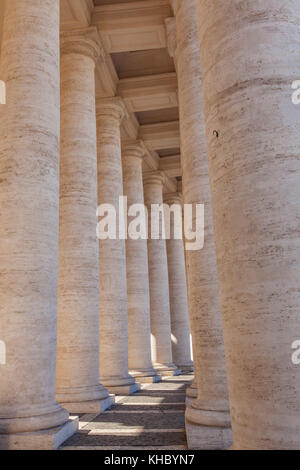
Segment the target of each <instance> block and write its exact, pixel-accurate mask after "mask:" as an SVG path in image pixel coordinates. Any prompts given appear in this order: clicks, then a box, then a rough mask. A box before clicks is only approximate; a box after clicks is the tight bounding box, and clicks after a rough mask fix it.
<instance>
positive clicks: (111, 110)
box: [96, 96, 128, 123]
mask: <svg viewBox="0 0 300 470" xmlns="http://www.w3.org/2000/svg"><path fill="white" fill-rule="evenodd" d="M96 115H97V117H100V116H107V117H113V118H115V119H118V120H119V122H120V123H121V121H122V120H123V119H125V118H128V111H127V108H126V106H125V103H124V101H123V99H122V98H120V97H119V96H113V97H112V98H97V99H96Z"/></svg>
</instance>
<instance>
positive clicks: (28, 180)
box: [0, 0, 77, 450]
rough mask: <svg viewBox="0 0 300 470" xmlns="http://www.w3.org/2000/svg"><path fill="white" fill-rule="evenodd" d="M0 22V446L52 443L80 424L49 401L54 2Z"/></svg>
mask: <svg viewBox="0 0 300 470" xmlns="http://www.w3.org/2000/svg"><path fill="white" fill-rule="evenodd" d="M3 27H4V31H3V38H2V51H1V64H0V70H1V79H2V80H3V81H4V82H5V83H6V104H5V105H0V172H1V180H0V204H1V211H0V259H1V262H0V305H1V315H0V340H1V342H3V343H4V344H5V349H6V356H5V363H4V364H2V361H1V365H0V376H1V379H0V410H1V411H0V449H8V450H13V449H41V448H44V449H53V448H56V447H57V446H58V445H60V444H61V443H62V442H63V441H64V440H65V439H66V438H68V437H69V436H70V435H72V434H73V433H74V432H75V431H76V428H77V421H76V420H74V421H68V416H69V415H68V412H67V411H66V410H65V409H63V408H62V407H61V406H60V405H59V404H58V403H57V402H56V401H55V367H56V323H57V253H58V206H59V177H58V174H59V171H58V170H59V128H58V124H57V123H58V122H59V1H58V0H54V1H49V0H48V1H47V0H46V1H44V2H36V1H34V0H28V1H26V2H23V1H21V0H10V1H8V2H6V5H5V11H4V25H3ZM41 45H43V46H42V47H41ZM28 433H29V434H28ZM45 434H46V435H47V436H48V438H47V440H46V442H45V441H44V442H43V436H44V435H45Z"/></svg>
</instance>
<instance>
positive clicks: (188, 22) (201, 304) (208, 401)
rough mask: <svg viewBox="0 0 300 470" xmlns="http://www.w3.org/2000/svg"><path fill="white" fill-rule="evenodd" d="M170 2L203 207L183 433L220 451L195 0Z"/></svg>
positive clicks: (191, 193) (217, 344)
mask: <svg viewBox="0 0 300 470" xmlns="http://www.w3.org/2000/svg"><path fill="white" fill-rule="evenodd" d="M175 3H176V5H175V13H176V31H177V51H176V58H177V73H178V81H179V86H178V88H179V107H180V134H181V163H182V172H183V200H184V203H185V204H192V205H193V210H194V214H195V211H196V204H204V212H205V227H204V230H205V234H204V235H205V239H204V247H203V249H200V250H199V249H197V250H188V251H187V253H186V256H187V269H188V281H189V289H188V292H189V311H190V320H191V330H192V334H193V341H194V353H195V356H194V363H195V372H196V383H197V388H198V397H197V400H196V401H194V402H193V403H192V405H191V406H188V407H187V410H186V430H187V439H188V445H189V447H190V448H193V449H212V448H214V449H216V448H218V449H221V448H224V447H227V446H228V445H229V444H230V443H231V428H230V414H229V403H228V393H227V383H226V371H225V357H224V346H223V334H222V322H221V313H220V303H219V292H218V277H217V267H216V254H215V246H214V234H213V224H212V214H211V201H210V184H209V176H208V164H207V155H206V145H205V125H204V117H203V108H202V96H201V75H200V53H199V40H198V27H197V15H196V13H197V11H196V0H185V1H184V2H181V1H178V2H175ZM186 246H187V245H186Z"/></svg>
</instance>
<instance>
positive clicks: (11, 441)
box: [0, 417, 78, 450]
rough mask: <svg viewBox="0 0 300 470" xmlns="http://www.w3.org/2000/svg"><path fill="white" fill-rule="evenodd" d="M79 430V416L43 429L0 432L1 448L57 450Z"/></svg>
mask: <svg viewBox="0 0 300 470" xmlns="http://www.w3.org/2000/svg"><path fill="white" fill-rule="evenodd" d="M77 430H78V418H77V417H74V418H71V419H69V421H67V422H66V423H65V424H62V425H61V426H58V427H56V428H52V429H45V430H43V431H35V432H24V433H16V434H0V450H56V449H58V447H59V446H60V445H61V444H62V443H63V442H65V441H66V440H67V439H69V437H71V436H73V434H75V433H76V432H77Z"/></svg>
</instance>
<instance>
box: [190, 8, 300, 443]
mask: <svg viewBox="0 0 300 470" xmlns="http://www.w3.org/2000/svg"><path fill="white" fill-rule="evenodd" d="M198 7H199V8H198V10H199V11H198V13H199V34H200V50H201V67H202V72H203V77H204V78H203V94H204V105H205V116H206V125H207V140H208V153H209V168H210V179H211V185H212V202H213V212H214V225H215V233H216V248H217V259H218V269H219V279H220V295H221V302H222V311H223V321H224V338H225V348H226V355H227V362H228V379H229V395H230V405H231V415H232V427H233V438H234V448H235V449H299V448H300V434H299V429H300V408H299V403H300V373H299V372H300V371H299V369H298V370H297V368H296V367H297V366H295V365H294V364H293V363H292V360H291V354H292V352H293V351H292V349H291V345H292V343H293V341H294V340H296V339H299V338H300V323H299V312H300V296H299V279H300V264H299V259H300V238H299V233H300V225H299V223H300V206H299V200H300V184H299V180H300V165H299V163H300V161H299V147H300V133H299V128H300V110H299V106H298V107H297V106H296V105H294V104H293V103H292V93H293V90H292V88H291V85H292V83H293V81H294V80H296V79H299V77H300V61H299V50H300V4H299V2H298V1H297V0H286V1H285V2H282V1H280V0H273V1H272V2H261V1H258V0H252V1H251V2H244V1H235V2H233V1H229V2H223V1H222V0H212V1H201V2H199V5H198ZM216 25H218V26H217V27H216ZM220 51H222V53H220ZM215 131H217V133H218V134H216V132H215ZM298 368H299V366H298Z"/></svg>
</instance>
